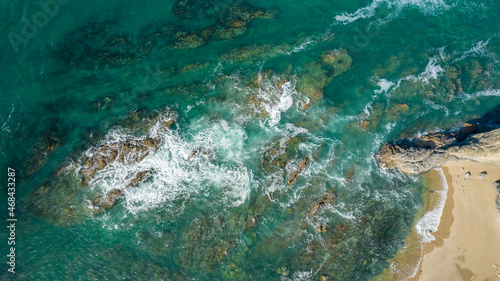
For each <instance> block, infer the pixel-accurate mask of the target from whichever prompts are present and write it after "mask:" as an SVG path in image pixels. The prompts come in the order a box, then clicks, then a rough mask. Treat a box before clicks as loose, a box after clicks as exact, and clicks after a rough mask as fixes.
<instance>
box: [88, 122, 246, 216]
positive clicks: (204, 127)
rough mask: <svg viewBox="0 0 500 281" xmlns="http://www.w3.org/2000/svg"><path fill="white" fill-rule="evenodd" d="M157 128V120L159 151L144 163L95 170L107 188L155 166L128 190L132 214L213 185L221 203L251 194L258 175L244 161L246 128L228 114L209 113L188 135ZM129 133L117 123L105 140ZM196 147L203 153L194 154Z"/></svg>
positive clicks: (126, 195) (99, 184)
mask: <svg viewBox="0 0 500 281" xmlns="http://www.w3.org/2000/svg"><path fill="white" fill-rule="evenodd" d="M158 128H159V126H153V128H152V129H151V131H150V135H159V136H160V137H161V139H162V144H161V147H160V148H159V149H158V151H157V152H155V153H151V154H150V155H148V156H147V157H146V158H145V159H144V160H143V161H141V162H139V163H134V164H124V163H119V162H117V161H115V162H113V163H111V164H109V165H108V166H107V167H106V168H105V169H103V170H101V171H99V172H98V173H97V174H96V176H95V178H94V180H93V181H92V186H93V188H94V189H97V190H101V191H102V192H103V194H106V193H107V192H109V191H110V190H112V189H114V188H124V187H125V185H126V184H127V183H128V182H129V181H130V179H132V178H133V177H134V176H135V174H137V173H138V172H142V171H151V174H152V176H151V179H148V180H146V181H145V182H143V183H140V184H139V185H137V186H136V187H133V188H130V189H126V190H125V193H124V196H123V205H124V206H125V208H126V209H127V211H128V212H130V213H133V214H136V213H138V212H140V211H147V210H151V209H152V208H156V207H160V206H161V207H162V208H169V207H172V203H173V201H174V200H177V199H182V198H188V197H189V196H191V195H197V194H204V193H205V192H208V191H209V190H210V194H212V195H213V194H220V196H219V197H220V198H221V200H223V202H222V203H223V204H225V205H228V206H235V205H239V204H241V203H243V202H244V201H245V200H246V199H247V197H248V195H249V193H250V190H251V182H252V177H253V176H252V171H250V170H248V169H247V168H246V167H245V165H244V161H245V160H246V159H247V158H248V155H247V154H246V152H245V150H244V141H245V139H246V133H245V131H244V129H243V128H241V127H240V126H238V125H234V124H232V125H230V124H228V123H227V122H226V121H223V120H222V121H207V120H205V119H200V120H196V121H194V122H193V123H192V124H191V126H190V128H189V130H188V131H187V132H186V134H185V135H181V134H180V133H179V132H177V131H174V130H167V131H166V132H162V131H159V130H158ZM130 137H131V136H130V135H128V134H127V132H126V131H124V130H120V129H117V130H114V131H112V132H110V134H109V136H108V137H107V138H106V141H105V142H104V143H110V142H115V141H117V140H120V139H126V138H130ZM195 150H197V151H198V153H196V154H195V155H193V156H192V154H193V151H195ZM124 179H125V180H124ZM214 197H215V196H214ZM214 200H215V199H214Z"/></svg>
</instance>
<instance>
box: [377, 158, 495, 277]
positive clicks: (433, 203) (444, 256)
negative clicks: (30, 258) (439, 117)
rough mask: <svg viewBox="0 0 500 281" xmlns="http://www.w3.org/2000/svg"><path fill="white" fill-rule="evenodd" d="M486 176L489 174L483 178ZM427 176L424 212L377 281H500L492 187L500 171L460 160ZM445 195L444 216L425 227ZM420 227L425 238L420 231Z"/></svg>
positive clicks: (430, 172)
mask: <svg viewBox="0 0 500 281" xmlns="http://www.w3.org/2000/svg"><path fill="white" fill-rule="evenodd" d="M482 172H486V173H487V174H486V175H485V176H484V177H482V176H480V173H482ZM423 176H424V180H425V182H426V185H427V188H428V192H427V194H424V204H423V206H422V210H421V211H420V212H419V213H418V214H417V216H416V218H415V221H414V225H413V227H412V229H411V232H410V234H409V235H408V236H407V237H406V239H405V241H404V242H405V244H404V246H403V247H402V248H401V249H400V250H399V251H398V253H397V254H396V255H395V256H394V258H393V259H391V260H390V262H391V266H390V268H388V269H385V270H384V272H383V273H382V274H381V275H379V276H378V277H376V278H374V279H373V280H374V281H378V280H411V281H416V280H500V213H498V212H497V209H496V192H495V189H494V187H493V183H494V182H495V181H496V180H499V179H500V166H492V165H486V164H481V163H477V162H472V161H464V160H462V161H458V162H447V163H445V164H444V165H443V166H442V167H441V169H433V170H431V171H429V172H427V173H425V174H423ZM443 176H444V178H445V179H446V180H445V182H444V184H445V185H444V186H443V182H442V177H443ZM439 191H441V194H440V192H439ZM442 192H446V193H445V194H446V197H445V202H444V205H443V206H442V212H441V214H440V216H439V217H438V218H434V217H433V218H432V219H434V223H430V224H429V222H430V221H427V223H423V224H422V220H423V218H424V217H426V215H428V214H431V213H434V214H436V211H439V210H438V209H439V207H440V206H439V205H440V203H439V201H440V198H442V196H440V195H442ZM443 199H444V198H443ZM436 223H437V224H436ZM419 224H420V225H424V226H426V228H425V229H427V233H426V232H424V231H421V233H419V232H418V231H417V227H416V226H417V225H419ZM434 225H438V227H437V230H434V229H433V226H434ZM429 226H430V227H429ZM429 229H431V230H432V231H429ZM422 234H423V235H422ZM430 235H432V236H430ZM429 237H433V238H434V240H432V241H429V239H428V238H429ZM431 239H432V238H431Z"/></svg>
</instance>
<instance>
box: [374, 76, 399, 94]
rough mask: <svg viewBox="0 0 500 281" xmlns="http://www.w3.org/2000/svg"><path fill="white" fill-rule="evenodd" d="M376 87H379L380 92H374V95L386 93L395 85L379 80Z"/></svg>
mask: <svg viewBox="0 0 500 281" xmlns="http://www.w3.org/2000/svg"><path fill="white" fill-rule="evenodd" d="M377 85H378V86H379V87H380V90H375V91H374V92H375V93H376V94H381V93H387V92H388V91H389V89H390V88H391V87H392V86H394V85H396V84H394V83H393V82H391V81H388V80H386V79H379V80H378V82H377Z"/></svg>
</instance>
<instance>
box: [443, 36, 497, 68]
mask: <svg viewBox="0 0 500 281" xmlns="http://www.w3.org/2000/svg"><path fill="white" fill-rule="evenodd" d="M490 40H491V38H490V39H488V40H486V41H482V40H481V41H478V42H477V43H476V44H475V45H474V46H472V47H471V48H470V49H469V50H467V51H465V52H464V53H463V54H462V55H461V56H460V57H459V58H457V59H455V60H454V61H453V62H456V61H460V60H463V59H465V58H467V57H468V56H470V55H479V56H482V57H487V58H490V59H492V60H494V61H495V62H496V55H495V54H494V53H492V52H489V51H488V50H487V49H486V47H487V46H488V44H489V43H490ZM459 54H460V53H455V54H454V55H459Z"/></svg>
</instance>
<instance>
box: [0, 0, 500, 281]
mask: <svg viewBox="0 0 500 281" xmlns="http://www.w3.org/2000/svg"><path fill="white" fill-rule="evenodd" d="M60 3H65V2H63V1H60ZM247 3H248V4H247ZM0 4H1V5H0V11H1V13H2V16H3V17H2V18H4V19H5V20H4V21H2V22H1V23H0V25H1V30H3V33H4V34H5V37H4V40H1V41H0V46H1V47H2V50H4V51H3V52H2V54H1V55H0V59H1V60H0V69H1V70H2V76H1V77H0V81H1V84H2V87H1V88H0V99H1V101H2V102H1V103H0V124H1V128H2V130H1V131H0V136H1V137H0V153H1V155H2V159H3V162H2V167H4V168H3V169H5V170H6V169H7V167H12V168H15V169H16V171H17V173H16V175H17V178H16V180H17V191H16V203H17V205H16V216H17V218H18V221H17V226H18V227H17V229H16V257H17V258H16V262H17V266H16V269H17V273H16V274H15V275H12V274H10V273H8V272H7V268H8V266H6V265H5V263H4V265H3V266H2V273H1V279H2V280H115V279H126V280H129V279H130V280H161V279H163V280H184V279H195V280H223V279H224V280H239V279H241V280H280V279H282V280H319V279H320V277H321V276H322V275H326V276H329V277H330V280H332V279H333V280H369V279H371V278H373V277H375V276H377V275H379V274H380V273H381V272H382V271H383V269H384V268H388V267H389V262H388V260H390V259H391V258H392V257H393V256H394V254H395V253H396V252H397V251H398V249H399V248H400V247H401V246H403V240H404V238H405V237H406V236H407V235H408V234H409V233H410V229H411V227H412V226H413V221H414V217H415V215H416V214H417V213H418V211H419V209H420V208H421V207H422V204H423V203H422V202H423V198H422V196H423V194H425V192H424V191H425V189H426V187H425V186H424V184H423V182H422V180H421V178H420V177H418V176H407V175H404V174H401V173H399V172H397V171H390V170H385V169H383V168H380V167H378V166H377V163H376V160H375V157H374V156H375V154H376V153H377V151H378V150H379V148H380V147H381V145H382V144H384V143H385V142H387V141H392V140H396V139H400V138H408V137H412V136H415V135H417V134H422V133H425V132H429V131H437V130H444V129H454V128H457V127H459V126H460V125H461V124H462V123H463V122H468V121H471V120H474V119H477V118H479V117H481V116H482V115H484V114H486V113H488V112H490V111H491V110H493V109H495V108H496V107H497V106H498V105H499V104H500V98H499V96H500V76H499V73H498V53H499V51H500V50H499V49H500V44H499V43H500V37H499V35H500V34H499V30H500V22H499V20H498V17H497V16H498V14H499V13H500V4H499V3H497V2H495V1H465V0H464V1H445V0H441V1H437V0H428V1H425V0H420V1H396V0H386V1H379V0H373V1H371V0H368V1H341V2H338V1H337V2H334V1H330V2H324V1H300V2H297V1H288V2H286V3H285V2H283V3H276V4H270V3H269V2H268V1H248V2H242V1H232V2H231V1H213V2H211V1H208V2H207V1H187V2H185V4H184V5H181V4H180V3H176V2H166V1H148V2H147V3H143V2H141V1H120V2H118V1H107V2H102V1H86V2H85V3H83V2H76V1H69V2H68V3H66V4H58V5H57V7H58V9H56V10H53V13H52V14H53V16H50V15H48V16H47V20H46V23H45V24H42V23H44V22H40V21H41V20H43V18H37V17H35V20H38V28H37V29H36V31H33V30H29V28H28V29H26V28H25V26H24V25H26V21H23V20H22V19H23V17H26V18H27V19H29V20H30V21H31V22H33V15H38V17H40V16H41V15H42V14H41V13H40V12H41V11H43V8H42V7H41V6H40V5H39V4H38V3H37V1H31V2H29V1H25V2H23V3H22V4H20V3H13V2H12V1H2V2H0ZM176 7H177V8H178V10H179V11H180V12H178V13H177V14H176V13H175V12H174V11H176ZM234 7H244V9H243V10H244V11H246V12H248V11H256V10H258V9H260V10H262V11H264V14H261V15H260V17H256V18H253V19H251V20H248V21H247V22H245V23H243V25H244V28H239V29H238V28H234V29H231V28H228V26H230V25H231V24H233V26H237V24H242V23H241V22H238V21H233V22H231V20H232V19H234V17H235V15H236V13H237V12H238V10H237V9H235V8H234ZM236 17H237V18H238V19H242V18H244V16H243V15H242V14H238V15H237V16H236ZM169 24H175V26H176V27H175V28H173V29H172V25H169ZM23 28H24V33H25V34H23ZM162 28H163V29H162ZM202 30H205V31H206V32H208V31H210V32H213V33H212V35H210V36H208V37H207V38H204V39H203V40H198V39H199V38H197V39H196V40H195V39H193V40H192V41H189V40H187V39H186V40H185V41H182V39H185V38H188V35H189V34H192V33H193V32H195V33H196V32H198V33H196V34H197V35H200V34H201V31H202ZM169 32H170V33H169ZM224 32H225V33H224ZM231 32H232V33H231ZM12 34H14V35H12ZM26 35H29V36H26ZM13 36H19V37H21V36H22V37H23V38H24V39H22V40H21V41H22V42H21V43H20V44H17V43H19V41H12V42H13V44H12V42H10V41H11V40H13V39H12V38H14V37H13ZM200 36H201V35H200ZM223 36H226V37H223ZM16 38H17V39H19V38H18V37H16ZM197 40H198V41H197ZM183 44H185V45H183ZM150 115H155V116H156V115H159V117H157V118H156V119H154V120H153V121H146V119H147V118H146V117H148V116H150ZM172 118H175V122H174V124H173V125H172V127H171V128H170V129H168V130H161V129H160V127H161V121H162V120H170V119H172ZM363 121H368V122H363ZM490 121H492V122H497V121H498V120H496V119H495V118H493V119H492V120H490ZM148 122H149V124H145V123H148ZM143 123H144V124H143ZM144 135H150V136H157V137H159V138H160V139H161V145H160V147H159V148H158V150H156V151H154V152H152V153H150V154H149V155H147V157H145V158H144V160H143V161H140V162H139V163H120V162H117V161H115V162H113V163H111V164H109V165H108V166H106V167H105V168H104V169H102V170H100V171H98V172H97V173H96V174H95V176H94V178H93V179H92V181H90V183H89V184H88V185H81V183H79V182H78V180H77V172H78V170H79V169H80V168H81V167H82V165H84V158H85V155H91V154H92V153H93V151H94V150H95V149H97V148H99V147H102V146H103V145H106V144H112V143H115V142H117V141H119V140H125V139H130V138H140V137H142V136H144ZM194 151H196V153H194ZM305 157H307V158H308V159H309V164H308V165H307V166H306V167H305V168H304V169H303V170H302V171H301V172H300V174H299V175H298V176H297V179H296V181H293V182H292V183H290V184H289V183H288V182H287V181H288V179H289V178H290V176H291V175H292V174H293V172H294V171H295V170H296V169H297V166H298V165H299V162H300V161H301V160H302V159H304V158H305ZM273 160H276V162H273ZM61 167H65V168H64V169H63V171H64V172H63V173H58V172H57V171H58V170H59V171H61V169H62V168H61ZM140 171H150V173H151V177H150V178H148V179H147V180H145V181H144V182H141V183H139V184H138V185H137V186H135V187H134V188H130V189H126V190H125V191H124V194H122V196H121V197H120V199H119V200H118V202H117V203H116V204H115V205H114V206H112V207H111V208H108V209H106V210H105V211H103V212H100V213H98V214H95V213H94V212H93V209H92V208H93V207H92V203H91V201H92V199H93V198H95V196H96V195H99V194H101V195H106V194H107V192H109V191H111V190H113V189H115V188H124V186H125V185H126V184H127V182H128V181H129V178H130V177H131V176H133V175H134V174H135V173H137V172H140ZM0 178H1V179H2V182H4V183H5V182H7V173H6V172H5V173H3V174H1V175H0ZM5 191H6V189H5ZM325 196H326V197H325ZM324 198H334V201H335V203H333V202H332V200H329V201H328V200H326V201H322V200H323V199H324ZM318 202H323V203H322V204H321V207H320V208H319V209H318V210H317V212H314V211H312V210H314V208H315V205H316V204H317V203H318ZM325 202H326V203H325ZM0 208H1V209H2V210H4V211H2V212H3V214H4V217H5V218H6V217H7V211H6V210H7V194H6V192H3V193H2V199H1V200H0ZM323 223H324V224H325V225H326V229H327V231H326V232H319V231H318V230H317V227H318V226H320V225H321V224H323ZM430 225H432V223H430ZM1 235H2V236H1V237H0V238H1V241H7V240H6V239H7V235H8V233H6V232H2V233H1ZM2 243H3V242H2ZM3 245H4V246H2V255H3V254H4V253H5V255H6V254H7V245H6V243H4V244H3Z"/></svg>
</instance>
